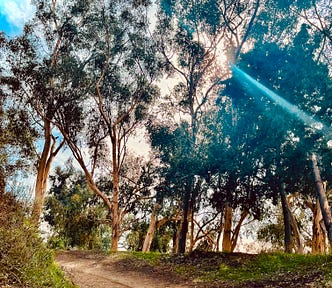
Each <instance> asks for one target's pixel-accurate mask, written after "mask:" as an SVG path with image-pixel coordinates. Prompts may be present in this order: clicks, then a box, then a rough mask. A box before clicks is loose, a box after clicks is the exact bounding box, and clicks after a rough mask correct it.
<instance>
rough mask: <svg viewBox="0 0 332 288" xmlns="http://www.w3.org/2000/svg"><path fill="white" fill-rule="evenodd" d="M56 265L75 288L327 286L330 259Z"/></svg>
mask: <svg viewBox="0 0 332 288" xmlns="http://www.w3.org/2000/svg"><path fill="white" fill-rule="evenodd" d="M56 262H57V263H58V265H59V266H60V267H61V268H62V269H63V270H64V271H65V273H66V274H67V276H68V277H69V278H70V279H71V280H72V281H73V283H74V284H76V285H77V286H78V287H80V288H90V287H91V288H92V287H93V288H104V287H112V288H124V287H126V288H167V287H170V288H171V287H172V288H173V287H174V288H194V287H196V288H212V287H215V288H216V287H220V288H221V287H222V288H240V287H246V288H259V287H262V288H263V287H266V288H267V287H271V288H272V287H273V288H278V287H287V288H292V287H299V288H300V287H301V288H302V287H332V279H331V274H329V273H330V272H329V271H331V268H332V261H331V256H326V257H325V258H321V257H320V258H306V257H305V256H303V257H302V256H300V258H299V257H297V256H287V255H286V256H283V255H282V254H280V255H278V254H277V255H273V254H272V255H270V254H266V256H264V255H263V256H260V255H253V254H243V253H233V254H220V253H206V252H196V253H195V252H194V253H192V254H189V255H186V256H169V255H168V256H165V255H163V254H153V253H152V254H150V253H147V254H143V253H126V252H123V253H122V252H119V253H114V254H108V255H106V254H102V253H95V252H86V251H66V252H58V253H57V255H56Z"/></svg>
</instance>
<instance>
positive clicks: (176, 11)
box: [156, 0, 260, 253]
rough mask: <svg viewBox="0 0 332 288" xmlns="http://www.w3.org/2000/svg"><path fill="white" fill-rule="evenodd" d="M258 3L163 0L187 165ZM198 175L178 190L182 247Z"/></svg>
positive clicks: (162, 29) (161, 24)
mask: <svg viewBox="0 0 332 288" xmlns="http://www.w3.org/2000/svg"><path fill="white" fill-rule="evenodd" d="M259 6H260V1H255V2H253V3H252V2H250V3H248V2H247V1H215V0H211V1H160V13H159V15H158V24H157V29H156V30H157V33H158V39H159V43H160V45H159V47H160V48H159V49H160V50H161V53H162V54H163V55H164V58H165V60H166V67H167V69H168V71H169V73H170V75H176V76H177V77H179V79H180V82H179V83H178V84H177V85H175V87H174V89H173V91H172V92H171V94H170V96H169V98H167V100H168V103H171V106H168V108H169V109H173V110H172V111H173V112H172V113H173V114H174V113H176V114H177V115H179V117H180V118H181V119H182V120H183V123H182V124H180V125H178V127H179V128H180V126H181V125H182V128H181V129H183V128H185V129H186V130H187V132H186V134H187V136H188V137H189V138H188V141H186V144H187V145H189V146H188V147H187V148H186V149H185V148H183V150H187V151H188V155H187V156H185V155H183V156H184V159H185V158H188V159H191V160H189V162H188V165H189V166H190V161H194V162H195V161H198V160H194V159H195V158H196V159H197V157H198V158H199V157H201V155H199V154H201V152H199V150H200V148H199V146H200V142H202V143H204V135H203V133H202V132H201V129H202V126H203V123H202V122H203V121H202V119H203V116H204V114H205V112H206V111H207V110H208V109H211V108H212V107H213V105H214V101H215V99H216V91H217V90H218V88H219V87H220V85H222V83H223V80H224V79H225V78H226V76H227V74H228V73H229V68H228V64H226V63H222V59H223V58H226V57H228V58H230V59H234V57H237V55H238V54H239V53H240V51H241V49H242V48H243V46H244V43H245V42H246V41H247V40H248V35H249V34H250V30H251V28H252V25H253V22H254V19H255V17H256V15H257V11H258V8H259ZM225 64H226V65H225ZM218 65H219V66H218ZM223 65H224V66H223ZM185 123H186V124H185ZM203 146H204V144H202V146H201V147H203ZM183 161H185V160H183ZM183 171H184V170H183ZM196 176H199V175H196ZM198 178H200V177H198ZM198 178H197V177H196V178H195V173H194V170H192V172H190V174H188V175H187V176H186V177H183V179H184V180H183V181H184V182H185V183H186V189H185V190H183V192H181V193H180V194H182V196H181V201H182V221H181V225H180V227H181V228H180V233H179V240H178V244H179V250H178V252H179V253H184V252H185V249H186V239H187V232H188V219H191V226H192V229H191V231H193V225H194V222H193V220H194V217H193V215H191V217H190V215H189V214H192V213H191V211H193V207H195V205H196V203H195V202H196V199H195V198H196V196H195V195H194V194H195V193H194V190H195V189H196V188H197V187H195V185H196V184H198V183H203V182H204V181H202V179H200V180H199V181H197V180H198ZM195 179H196V180H195ZM199 185H201V184H199ZM198 194H200V193H198Z"/></svg>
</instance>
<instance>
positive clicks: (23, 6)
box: [0, 0, 35, 28]
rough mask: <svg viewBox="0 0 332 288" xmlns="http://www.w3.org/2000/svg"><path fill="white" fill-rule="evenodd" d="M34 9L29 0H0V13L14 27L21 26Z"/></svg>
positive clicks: (29, 17)
mask: <svg viewBox="0 0 332 288" xmlns="http://www.w3.org/2000/svg"><path fill="white" fill-rule="evenodd" d="M34 11H35V9H34V6H32V5H31V1H30V0H0V13H1V14H3V15H5V17H6V19H7V21H8V23H10V24H11V25H13V26H15V27H16V28H22V27H23V26H24V24H25V23H26V22H27V21H28V20H29V19H31V17H32V15H33V13H34Z"/></svg>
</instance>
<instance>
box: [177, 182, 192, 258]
mask: <svg viewBox="0 0 332 288" xmlns="http://www.w3.org/2000/svg"><path fill="white" fill-rule="evenodd" d="M190 194H191V191H190V189H188V188H187V189H186V191H185V194H184V197H183V203H182V207H183V208H182V213H183V214H182V219H181V224H180V231H179V236H178V251H177V253H178V254H184V253H185V252H186V243H187V233H188V212H189V200H190Z"/></svg>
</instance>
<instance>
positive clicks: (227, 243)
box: [222, 202, 233, 252]
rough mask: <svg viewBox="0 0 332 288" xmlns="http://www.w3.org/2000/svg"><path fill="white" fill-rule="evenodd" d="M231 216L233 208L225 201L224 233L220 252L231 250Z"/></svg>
mask: <svg viewBox="0 0 332 288" xmlns="http://www.w3.org/2000/svg"><path fill="white" fill-rule="evenodd" d="M232 218H233V209H232V207H231V206H230V205H229V203H228V202H227V203H226V205H225V211H224V235H223V238H222V252H232V241H231V237H232Z"/></svg>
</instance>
